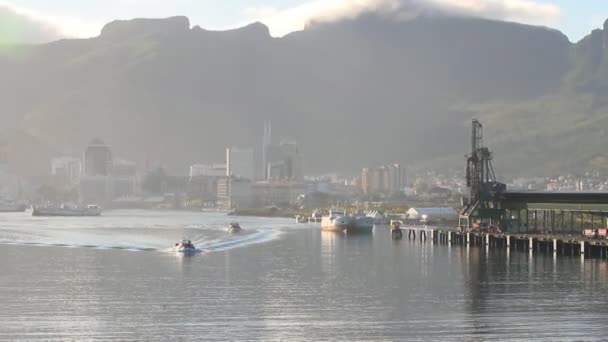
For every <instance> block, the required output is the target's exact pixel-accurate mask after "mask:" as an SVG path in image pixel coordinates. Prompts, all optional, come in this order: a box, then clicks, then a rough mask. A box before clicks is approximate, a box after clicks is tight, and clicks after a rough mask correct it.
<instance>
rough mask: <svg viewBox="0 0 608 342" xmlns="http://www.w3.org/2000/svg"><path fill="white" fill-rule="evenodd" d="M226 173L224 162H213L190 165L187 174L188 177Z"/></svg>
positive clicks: (224, 174)
mask: <svg viewBox="0 0 608 342" xmlns="http://www.w3.org/2000/svg"><path fill="white" fill-rule="evenodd" d="M226 173H227V166H226V164H222V163H215V164H211V165H209V164H194V165H192V166H190V172H189V176H190V179H192V178H195V177H199V176H207V177H224V176H226Z"/></svg>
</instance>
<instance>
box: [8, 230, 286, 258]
mask: <svg viewBox="0 0 608 342" xmlns="http://www.w3.org/2000/svg"><path fill="white" fill-rule="evenodd" d="M280 235H281V230H280V229H278V228H276V227H274V228H259V229H255V228H251V229H246V230H244V231H243V232H242V233H240V234H238V235H230V234H228V232H227V231H226V229H225V227H224V226H221V227H217V226H189V227H188V228H186V229H184V230H179V229H157V228H154V229H124V228H122V229H116V228H112V229H85V230H83V229H74V230H71V229H57V230H54V229H47V230H40V229H32V230H30V231H25V230H21V231H19V232H16V231H14V230H10V229H9V230H5V231H2V230H0V245H16V246H31V247H63V248H88V249H97V250H122V251H129V252H169V253H175V249H174V244H175V242H176V241H181V240H182V239H188V240H191V241H192V243H193V244H194V246H196V248H197V253H196V254H199V253H208V252H220V251H227V250H231V249H235V248H242V247H246V246H250V245H254V244H260V243H265V242H268V241H272V240H275V239H277V238H278V237H279V236H280Z"/></svg>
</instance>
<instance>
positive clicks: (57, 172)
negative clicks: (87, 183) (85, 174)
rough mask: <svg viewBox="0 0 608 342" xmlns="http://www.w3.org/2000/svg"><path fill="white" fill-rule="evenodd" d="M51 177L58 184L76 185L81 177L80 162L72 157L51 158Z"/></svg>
mask: <svg viewBox="0 0 608 342" xmlns="http://www.w3.org/2000/svg"><path fill="white" fill-rule="evenodd" d="M51 175H52V176H53V178H54V179H56V181H57V182H59V183H60V184H65V185H75V184H78V182H80V177H81V175H82V161H81V160H80V159H78V158H73V157H59V158H53V159H52V160H51Z"/></svg>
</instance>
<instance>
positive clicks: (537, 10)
mask: <svg viewBox="0 0 608 342" xmlns="http://www.w3.org/2000/svg"><path fill="white" fill-rule="evenodd" d="M370 12H373V13H378V14H385V15H389V16H394V17H396V18H400V19H405V18H411V17H412V16H415V15H417V14H418V13H421V12H424V13H427V14H428V13H437V14H442V13H443V14H450V15H463V16H475V17H481V18H486V19H496V20H506V21H513V22H519V23H525V24H533V25H545V26H548V25H554V24H556V23H557V22H558V21H559V18H560V9H559V7H558V6H556V5H551V4H547V3H540V2H538V1H535V0H310V1H309V2H306V3H304V4H301V5H298V6H295V7H291V8H287V9H276V8H273V7H254V8H248V9H247V10H246V12H245V15H246V16H247V18H248V19H250V20H256V21H261V22H263V23H265V24H266V25H268V26H269V27H270V30H271V33H272V34H273V35H274V36H283V35H285V34H288V33H290V32H293V31H299V30H302V29H304V28H305V27H306V26H307V25H309V24H311V23H323V22H333V21H339V20H344V19H352V18H355V17H357V16H359V15H361V14H364V13H370Z"/></svg>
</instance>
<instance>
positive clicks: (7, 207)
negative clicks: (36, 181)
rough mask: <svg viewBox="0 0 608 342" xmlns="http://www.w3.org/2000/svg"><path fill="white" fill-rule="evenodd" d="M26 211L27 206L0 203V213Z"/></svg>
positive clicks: (7, 202)
mask: <svg viewBox="0 0 608 342" xmlns="http://www.w3.org/2000/svg"><path fill="white" fill-rule="evenodd" d="M26 210H27V205H25V204H23V203H19V202H13V201H0V213H22V212H24V211H26Z"/></svg>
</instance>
